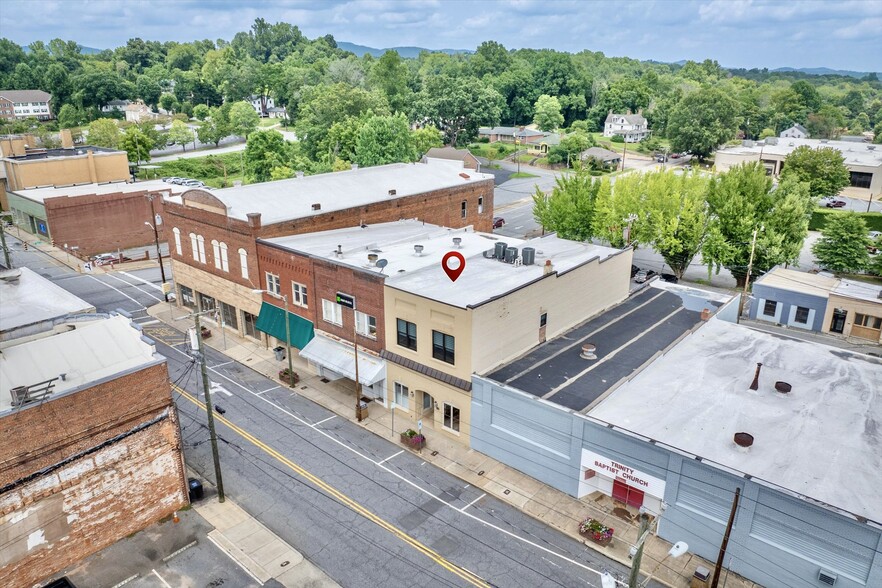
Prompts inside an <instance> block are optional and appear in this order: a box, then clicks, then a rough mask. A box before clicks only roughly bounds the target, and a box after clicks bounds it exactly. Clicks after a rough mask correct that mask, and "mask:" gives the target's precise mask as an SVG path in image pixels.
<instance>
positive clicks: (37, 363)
mask: <svg viewBox="0 0 882 588" xmlns="http://www.w3.org/2000/svg"><path fill="white" fill-rule="evenodd" d="M75 326H76V328H75V329H74V330H72V331H67V332H65V333H59V334H55V335H49V336H46V337H43V338H41V339H36V340H33V341H28V342H25V343H20V344H18V345H10V346H8V347H4V348H3V353H0V411H5V410H8V409H10V408H11V406H12V397H11V395H10V394H9V390H10V389H11V388H14V387H16V386H31V385H33V384H37V383H39V382H43V381H45V380H49V379H52V378H58V379H57V380H55V386H54V388H53V391H52V394H51V395H50V396H49V397H48V400H51V399H52V398H53V397H54V396H58V395H59V394H62V393H64V392H69V391H72V390H76V389H79V388H84V387H88V386H89V384H91V383H93V382H97V381H98V380H102V379H105V378H109V377H111V376H115V375H117V374H119V375H121V374H123V373H127V372H130V371H132V370H135V369H139V368H142V367H146V366H147V365H150V364H153V363H156V362H157V361H161V360H162V358H161V357H160V356H159V355H157V354H156V353H155V350H154V348H153V345H150V344H148V343H145V342H144V340H143V339H142V338H141V332H140V331H138V330H137V329H135V328H134V327H133V326H132V324H131V322H130V321H129V319H127V318H125V317H123V316H119V315H116V316H112V317H109V318H96V320H94V321H89V322H78V323H75ZM61 374H65V379H64V380H62V379H61V378H60V377H59V376H60V375H61Z"/></svg>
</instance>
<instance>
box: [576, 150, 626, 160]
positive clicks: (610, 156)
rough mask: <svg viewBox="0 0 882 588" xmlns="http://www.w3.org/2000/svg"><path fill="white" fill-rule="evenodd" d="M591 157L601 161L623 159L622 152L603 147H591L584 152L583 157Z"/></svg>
mask: <svg viewBox="0 0 882 588" xmlns="http://www.w3.org/2000/svg"><path fill="white" fill-rule="evenodd" d="M590 157H593V158H595V159H599V160H600V161H612V160H614V159H621V158H622V154H621V153H616V152H615V151H610V150H609V149H604V148H603V147H589V148H588V149H586V150H585V151H583V152H582V159H588V158H590Z"/></svg>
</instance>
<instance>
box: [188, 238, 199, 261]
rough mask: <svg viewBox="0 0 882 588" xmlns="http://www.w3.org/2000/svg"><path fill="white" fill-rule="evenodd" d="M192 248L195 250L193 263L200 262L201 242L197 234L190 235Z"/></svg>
mask: <svg viewBox="0 0 882 588" xmlns="http://www.w3.org/2000/svg"><path fill="white" fill-rule="evenodd" d="M190 246H191V247H192V248H193V261H199V240H198V239H197V238H196V233H190Z"/></svg>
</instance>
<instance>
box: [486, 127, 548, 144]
mask: <svg viewBox="0 0 882 588" xmlns="http://www.w3.org/2000/svg"><path fill="white" fill-rule="evenodd" d="M545 135H546V133H543V132H542V131H537V130H535V129H528V128H527V127H492V128H490V127H481V128H480V129H478V136H479V137H486V138H487V139H489V140H490V142H491V143H495V142H497V141H502V142H503V143H514V142H515V140H518V141H520V142H521V143H536V142H538V141H539V140H540V139H542V138H543V137H544V136H545Z"/></svg>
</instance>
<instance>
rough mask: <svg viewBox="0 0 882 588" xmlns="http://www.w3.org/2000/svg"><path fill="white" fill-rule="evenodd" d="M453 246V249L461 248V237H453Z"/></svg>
mask: <svg viewBox="0 0 882 588" xmlns="http://www.w3.org/2000/svg"><path fill="white" fill-rule="evenodd" d="M453 247H454V248H455V249H462V237H454V238H453Z"/></svg>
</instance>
